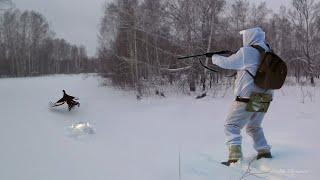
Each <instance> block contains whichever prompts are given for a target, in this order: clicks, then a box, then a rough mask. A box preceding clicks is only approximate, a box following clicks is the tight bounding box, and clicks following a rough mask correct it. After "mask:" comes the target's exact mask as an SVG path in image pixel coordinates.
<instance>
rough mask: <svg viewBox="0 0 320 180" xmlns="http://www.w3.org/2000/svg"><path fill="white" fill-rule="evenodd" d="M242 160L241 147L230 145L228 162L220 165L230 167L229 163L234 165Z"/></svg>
mask: <svg viewBox="0 0 320 180" xmlns="http://www.w3.org/2000/svg"><path fill="white" fill-rule="evenodd" d="M241 158H242V152H241V146H240V145H231V146H230V147H229V160H228V161H226V162H221V164H223V165H226V166H230V164H231V163H236V162H238V161H239V160H240V159H241Z"/></svg>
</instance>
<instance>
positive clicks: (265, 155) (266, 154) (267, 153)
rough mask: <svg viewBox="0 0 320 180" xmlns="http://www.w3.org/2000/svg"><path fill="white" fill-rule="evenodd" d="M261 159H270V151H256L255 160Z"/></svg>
mask: <svg viewBox="0 0 320 180" xmlns="http://www.w3.org/2000/svg"><path fill="white" fill-rule="evenodd" d="M261 158H268V159H271V158H272V155H271V152H270V150H259V151H258V155H257V160H259V159H261Z"/></svg>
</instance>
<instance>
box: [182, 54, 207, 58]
mask: <svg viewBox="0 0 320 180" xmlns="http://www.w3.org/2000/svg"><path fill="white" fill-rule="evenodd" d="M204 55H206V54H197V55H192V56H184V57H179V58H178V59H188V58H193V57H200V56H204Z"/></svg>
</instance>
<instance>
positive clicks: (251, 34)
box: [240, 27, 266, 46]
mask: <svg viewBox="0 0 320 180" xmlns="http://www.w3.org/2000/svg"><path fill="white" fill-rule="evenodd" d="M240 34H241V35H242V36H243V46H250V45H253V44H261V43H264V42H265V39H266V35H265V32H264V31H263V30H262V29H261V28H259V27H256V28H251V29H246V30H242V31H240Z"/></svg>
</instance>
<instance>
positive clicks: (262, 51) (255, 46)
mask: <svg viewBox="0 0 320 180" xmlns="http://www.w3.org/2000/svg"><path fill="white" fill-rule="evenodd" d="M251 47H253V48H255V49H256V50H258V51H259V53H260V54H262V53H265V52H266V50H265V49H264V48H263V47H261V46H259V45H251ZM268 47H269V45H268Z"/></svg>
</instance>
